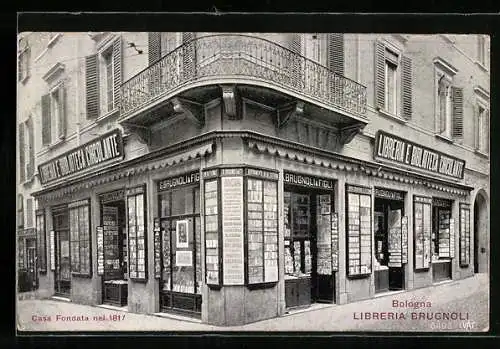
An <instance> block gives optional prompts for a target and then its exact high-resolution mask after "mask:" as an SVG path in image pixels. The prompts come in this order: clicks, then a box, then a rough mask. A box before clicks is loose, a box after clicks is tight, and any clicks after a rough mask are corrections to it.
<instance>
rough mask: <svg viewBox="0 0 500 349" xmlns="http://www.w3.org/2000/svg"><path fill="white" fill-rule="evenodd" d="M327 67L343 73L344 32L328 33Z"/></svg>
mask: <svg viewBox="0 0 500 349" xmlns="http://www.w3.org/2000/svg"><path fill="white" fill-rule="evenodd" d="M328 68H330V70H333V71H334V72H336V73H338V74H340V75H344V34H337V33H331V34H328Z"/></svg>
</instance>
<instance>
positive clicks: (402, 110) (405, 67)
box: [375, 40, 412, 119]
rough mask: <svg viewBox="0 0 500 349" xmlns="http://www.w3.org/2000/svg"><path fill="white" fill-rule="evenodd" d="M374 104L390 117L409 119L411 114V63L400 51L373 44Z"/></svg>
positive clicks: (381, 43)
mask: <svg viewBox="0 0 500 349" xmlns="http://www.w3.org/2000/svg"><path fill="white" fill-rule="evenodd" d="M375 62H376V64H375V103H376V106H377V108H378V109H379V110H381V111H382V112H385V113H388V114H390V115H392V116H396V117H403V118H404V119H410V118H411V114H412V83H411V81H412V62H411V59H410V58H409V57H407V56H405V55H403V54H402V53H401V52H400V50H398V49H397V48H395V47H393V46H392V45H390V44H388V43H386V42H383V41H381V40H377V41H376V43H375Z"/></svg>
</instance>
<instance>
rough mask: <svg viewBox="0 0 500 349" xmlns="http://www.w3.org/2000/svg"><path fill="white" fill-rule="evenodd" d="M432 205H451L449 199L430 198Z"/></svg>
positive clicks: (447, 206) (448, 206)
mask: <svg viewBox="0 0 500 349" xmlns="http://www.w3.org/2000/svg"><path fill="white" fill-rule="evenodd" d="M432 205H433V206H437V207H446V208H450V207H451V201H450V200H446V199H439V198H432Z"/></svg>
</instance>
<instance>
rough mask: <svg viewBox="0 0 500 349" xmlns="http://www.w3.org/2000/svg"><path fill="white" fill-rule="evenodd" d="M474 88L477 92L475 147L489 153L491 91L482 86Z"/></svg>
mask: <svg viewBox="0 0 500 349" xmlns="http://www.w3.org/2000/svg"><path fill="white" fill-rule="evenodd" d="M474 90H475V92H476V105H475V107H474V126H475V127H474V128H475V130H474V147H475V149H476V150H477V151H479V152H481V153H483V154H488V152H489V147H490V144H489V142H490V110H489V93H488V92H487V91H485V90H483V89H482V88H480V87H476V88H474Z"/></svg>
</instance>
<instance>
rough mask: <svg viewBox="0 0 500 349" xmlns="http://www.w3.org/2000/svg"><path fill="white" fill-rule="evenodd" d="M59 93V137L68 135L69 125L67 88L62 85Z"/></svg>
mask: <svg viewBox="0 0 500 349" xmlns="http://www.w3.org/2000/svg"><path fill="white" fill-rule="evenodd" d="M57 93H58V95H59V103H60V104H59V120H58V128H59V129H58V136H59V138H64V137H65V136H66V127H67V124H66V123H67V116H66V113H67V104H66V88H65V87H64V85H61V87H59V89H58V90H57Z"/></svg>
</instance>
